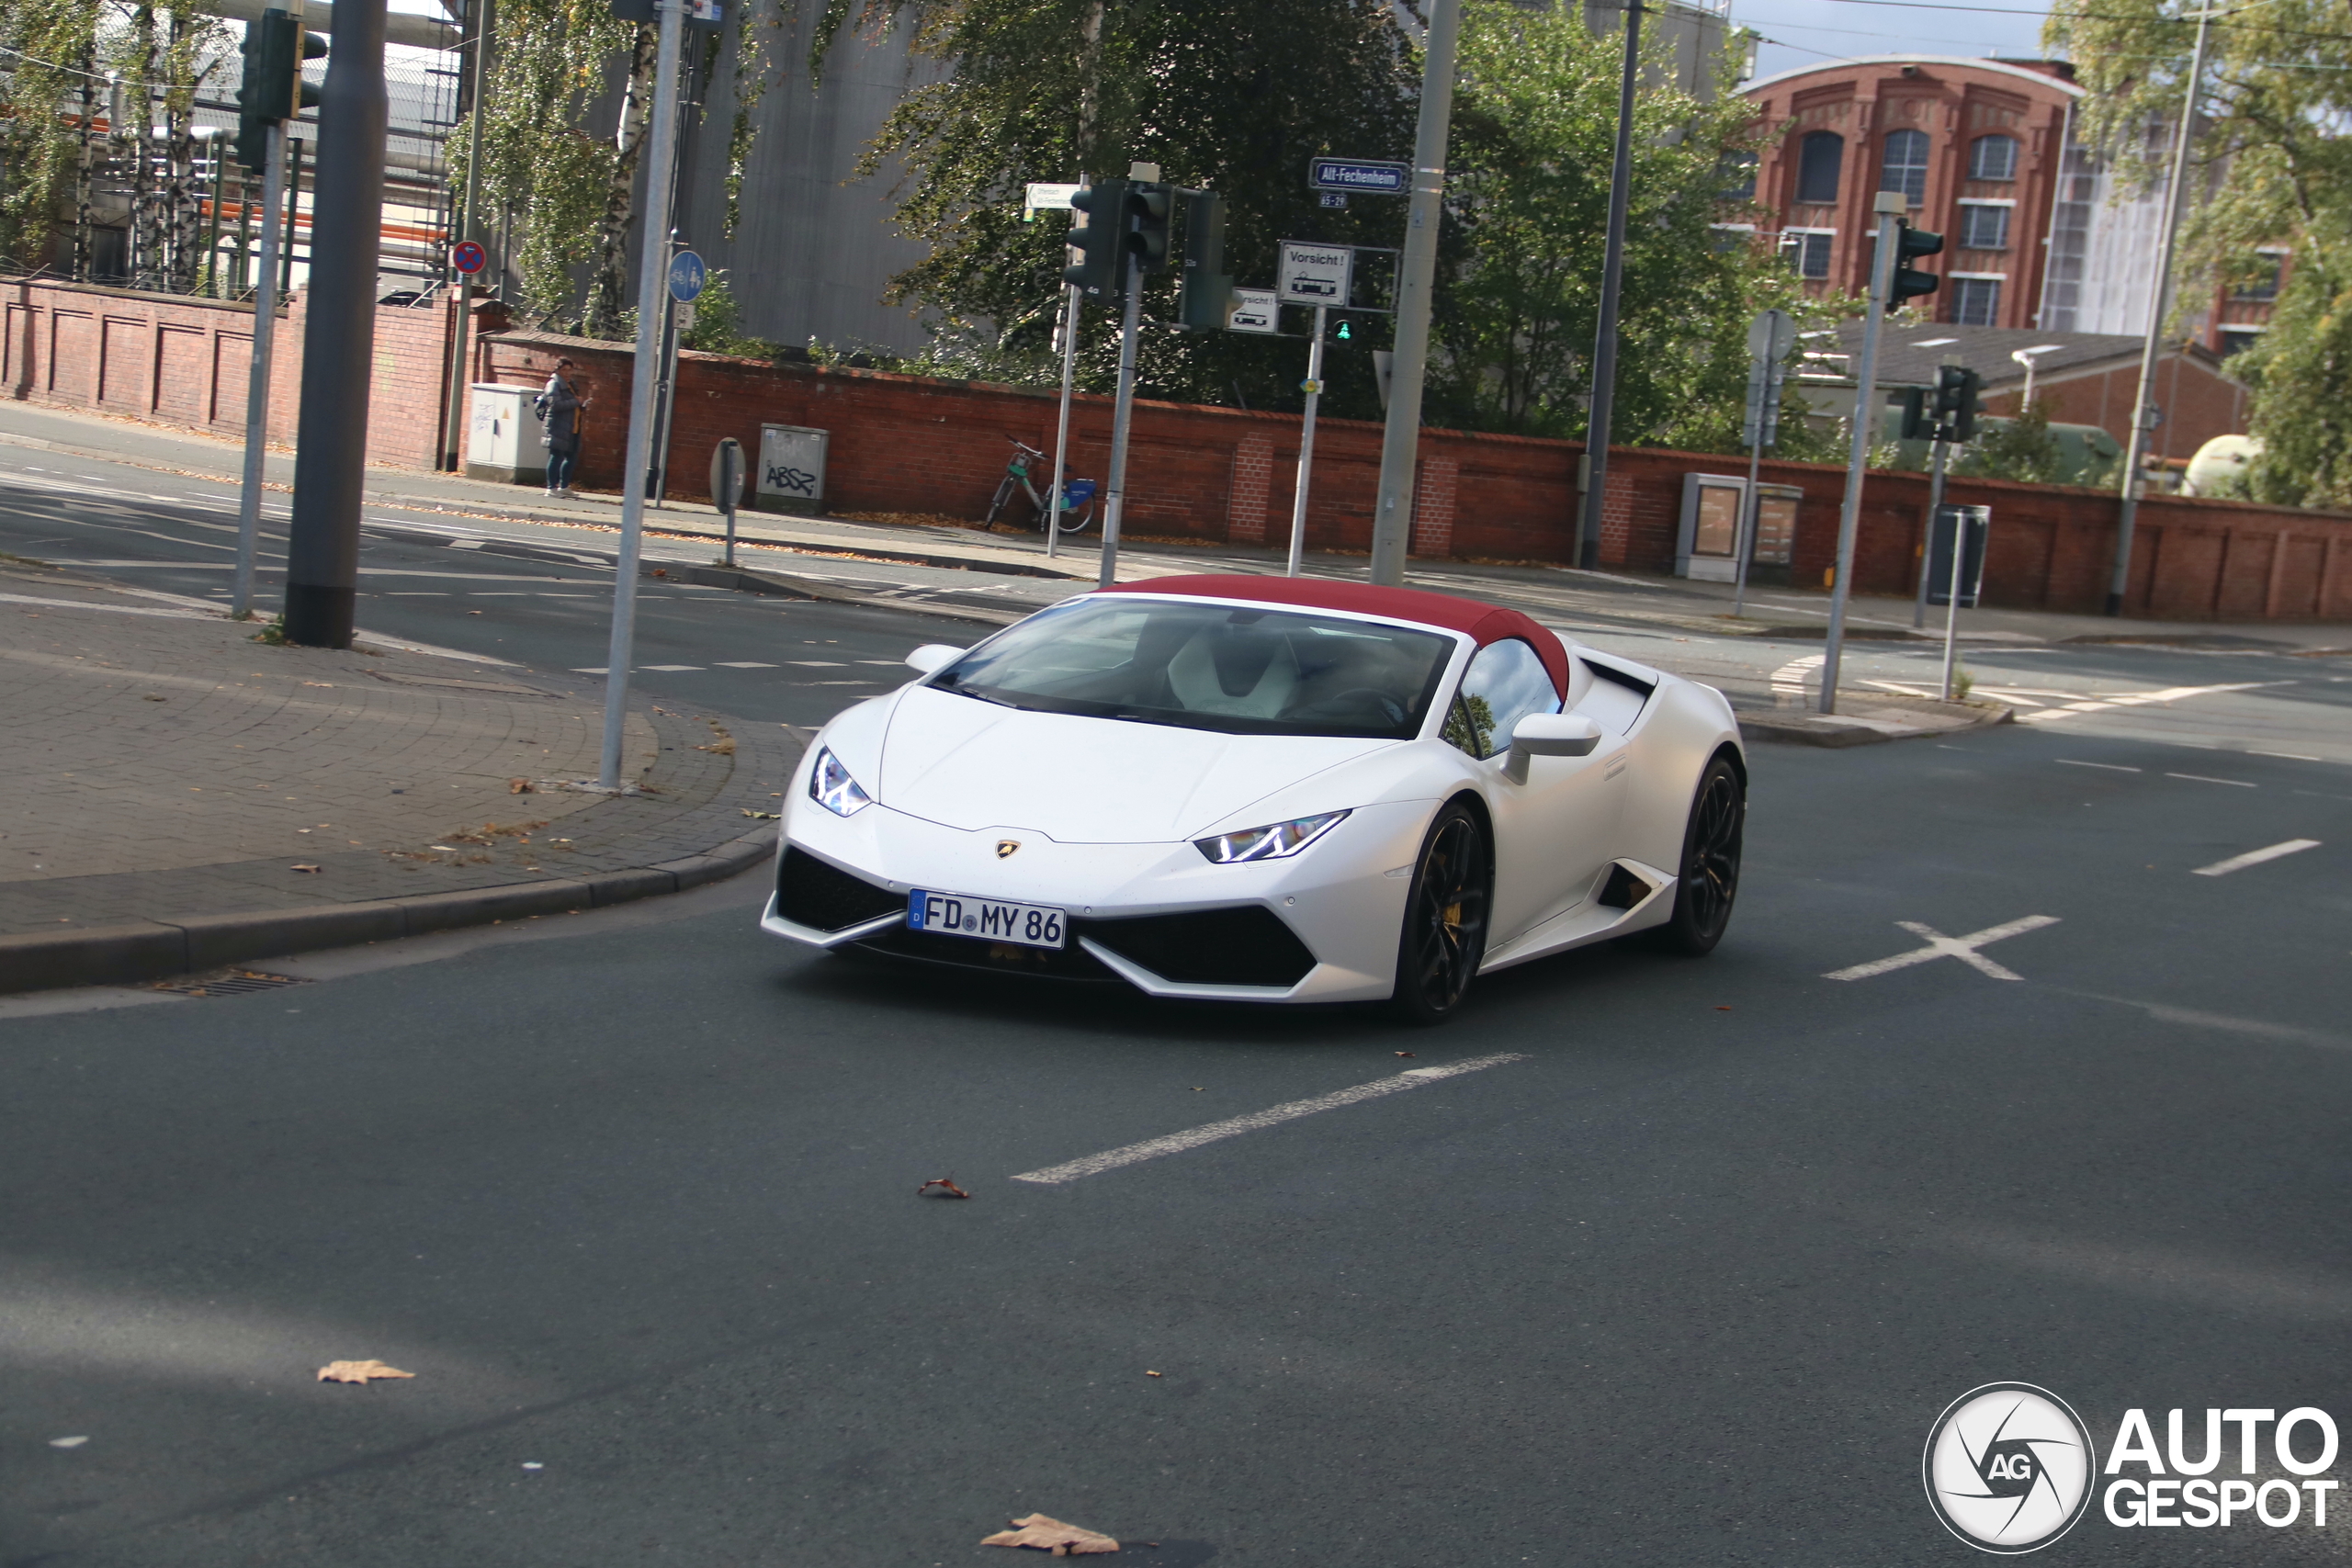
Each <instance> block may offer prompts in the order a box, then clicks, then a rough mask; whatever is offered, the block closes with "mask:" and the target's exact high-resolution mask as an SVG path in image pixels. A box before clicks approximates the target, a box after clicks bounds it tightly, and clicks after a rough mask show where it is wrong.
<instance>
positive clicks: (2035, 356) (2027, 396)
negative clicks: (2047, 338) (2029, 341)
mask: <svg viewBox="0 0 2352 1568" xmlns="http://www.w3.org/2000/svg"><path fill="white" fill-rule="evenodd" d="M2063 346H2064V345H2063V344H2054V343H2038V344H2034V345H2033V346H2032V347H2031V348H2018V349H2012V350H2010V351H2009V357H2010V358H2011V359H2014V360H2016V361H2017V362H2018V364H2019V365H2022V366H2024V367H2025V391H2024V392H2023V393H2022V394H2021V395H2020V396H2019V397H2018V413H2019V414H2024V413H2026V412H2029V411H2030V410H2031V409H2032V407H2033V367H2034V362H2035V361H2037V360H2039V359H2040V358H2041V356H2042V355H2045V354H2048V353H2049V352H2051V351H2052V349H2055V348H2060V347H2063Z"/></svg>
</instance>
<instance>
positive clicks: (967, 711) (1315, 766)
mask: <svg viewBox="0 0 2352 1568" xmlns="http://www.w3.org/2000/svg"><path fill="white" fill-rule="evenodd" d="M889 723H890V728H889V731H888V735H887V736H886V737H885V739H884V741H883V748H882V764H881V768H880V772H879V774H878V777H877V779H876V784H877V785H878V787H877V788H876V790H875V798H876V800H878V801H880V802H881V803H882V804H883V805H885V806H888V807H890V808H891V809H893V810H896V811H903V812H905V813H907V814H908V815H909V816H911V817H921V818H925V819H927V820H929V821H933V822H939V823H944V824H945V825H946V826H948V827H951V828H960V829H965V830H967V831H970V830H975V829H982V828H997V827H1022V828H1034V829H1036V830H1037V831H1038V832H1041V833H1044V834H1045V835H1046V836H1047V837H1048V838H1051V839H1053V840H1056V841H1057V842H1059V843H1065V844H1072V843H1079V844H1133V843H1166V842H1170V841H1171V840H1179V839H1187V838H1191V837H1193V835H1194V834H1196V833H1199V832H1202V831H1204V830H1205V829H1208V828H1209V827H1211V826H1212V825H1214V824H1216V823H1217V822H1219V821H1221V820H1223V819H1224V818H1227V817H1229V816H1231V815H1232V814H1233V813H1235V812H1237V811H1239V810H1240V809H1242V808H1243V807H1246V806H1248V805H1249V804H1250V802H1251V801H1254V800H1259V799H1262V798H1263V797H1264V796H1266V795H1272V793H1273V792H1274V791H1276V790H1279V789H1283V788H1285V787H1287V786H1289V785H1291V784H1297V783H1298V782H1300V781H1301V780H1303V779H1306V778H1307V777H1309V776H1310V775H1312V774H1315V773H1321V772H1322V771H1323V770H1325V769H1327V768H1330V767H1334V766H1336V765H1338V764H1340V763H1341V762H1346V761H1351V760H1352V759H1354V758H1358V757H1363V756H1367V755H1369V754H1370V753H1372V752H1374V751H1378V750H1382V749H1383V748H1385V747H1388V746H1394V745H1396V744H1397V742H1396V741H1393V740H1374V739H1332V738H1328V737H1320V736H1270V735H1225V734H1220V733H1217V732H1216V731H1214V730H1206V729H1182V728H1175V727H1173V726H1170V725H1159V724H1136V723H1133V722H1130V721H1127V720H1125V719H1111V718H1080V717H1076V716H1071V715H1069V714H1054V713H1027V712H1023V711H1022V710H1020V709H1018V708H1008V707H1000V706H998V705H995V704H992V703H986V702H981V701H979V700H978V699H976V698H972V697H964V696H956V695H952V694H948V693H944V692H934V691H933V690H931V689H930V688H928V687H923V686H918V687H915V688H912V689H911V690H909V691H906V692H904V693H902V694H900V695H899V701H898V703H897V705H896V707H895V711H893V712H892V714H891V715H890V721H889ZM1331 804H1332V805H1334V806H1352V805H1355V804H1358V803H1357V802H1353V801H1337V800H1335V801H1333V802H1332V803H1331Z"/></svg>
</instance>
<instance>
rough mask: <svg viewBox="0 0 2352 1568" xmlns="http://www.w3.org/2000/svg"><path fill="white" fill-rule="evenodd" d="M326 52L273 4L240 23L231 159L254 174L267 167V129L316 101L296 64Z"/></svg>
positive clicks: (320, 41) (315, 38) (319, 39)
mask: <svg viewBox="0 0 2352 1568" xmlns="http://www.w3.org/2000/svg"><path fill="white" fill-rule="evenodd" d="M326 51H327V40H326V39H324V38H322V37H321V36H320V35H319V34H317V33H309V32H304V31H303V30H302V24H301V22H300V20H299V19H298V18H296V17H295V16H294V15H293V14H292V13H291V12H288V11H281V10H278V9H277V8H276V7H275V6H273V7H271V8H270V9H269V10H266V11H264V12H263V13H262V14H261V15H260V16H259V17H256V18H255V19H254V20H253V21H250V22H247V23H246V24H245V42H244V48H243V73H242V74H241V76H240V78H239V81H238V84H237V161H238V162H239V163H241V164H244V166H245V167H246V168H248V169H251V170H252V171H253V172H254V173H255V174H260V173H262V172H263V171H264V170H266V168H267V167H268V166H269V128H270V127H271V126H273V125H276V124H277V123H278V122H279V121H280V120H288V119H293V118H296V117H297V116H299V115H300V114H301V112H302V111H303V110H304V109H306V108H309V107H311V106H312V105H313V104H316V103H317V102H318V101H319V90H318V89H317V88H316V87H313V86H311V85H310V84H309V83H308V82H305V81H303V80H302V62H304V61H306V60H316V59H318V58H319V57H320V56H321V55H322V54H324V53H326Z"/></svg>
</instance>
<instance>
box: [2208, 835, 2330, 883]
mask: <svg viewBox="0 0 2352 1568" xmlns="http://www.w3.org/2000/svg"><path fill="white" fill-rule="evenodd" d="M2317 848H2319V840H2317V839H2290V840H2287V841H2286V842H2285V843H2283V844H2273V845H2271V846H2270V847H2269V848H2268V849H2267V850H2248V851H2246V852H2245V853H2244V854H2242V855H2232V856H2231V857H2230V858H2229V859H2227V860H2217V861H2215V862H2214V863H2212V864H2211V865H2200V866H2199V867H2198V868H2197V869H2196V870H2195V871H2193V872H2191V873H2189V874H2190V875H2191V876H2227V875H2229V874H2230V873H2232V872H2233V871H2244V870H2245V868H2246V867H2247V866H2250V865H2260V864H2261V863H2263V862H2264V861H2267V860H2281V859H2284V858H2285V857H2286V856H2288V855H2292V854H2301V852H2303V851H2305V850H2315V849H2317Z"/></svg>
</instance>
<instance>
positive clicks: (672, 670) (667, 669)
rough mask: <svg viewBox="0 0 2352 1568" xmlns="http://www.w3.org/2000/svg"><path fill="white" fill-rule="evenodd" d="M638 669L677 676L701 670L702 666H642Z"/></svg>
mask: <svg viewBox="0 0 2352 1568" xmlns="http://www.w3.org/2000/svg"><path fill="white" fill-rule="evenodd" d="M637 668H639V670H658V671H661V672H662V674H664V675H675V674H677V673H678V672H679V671H685V670H699V669H701V668H702V666H701V665H699V664H640V665H639V666H638V667H637Z"/></svg>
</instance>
